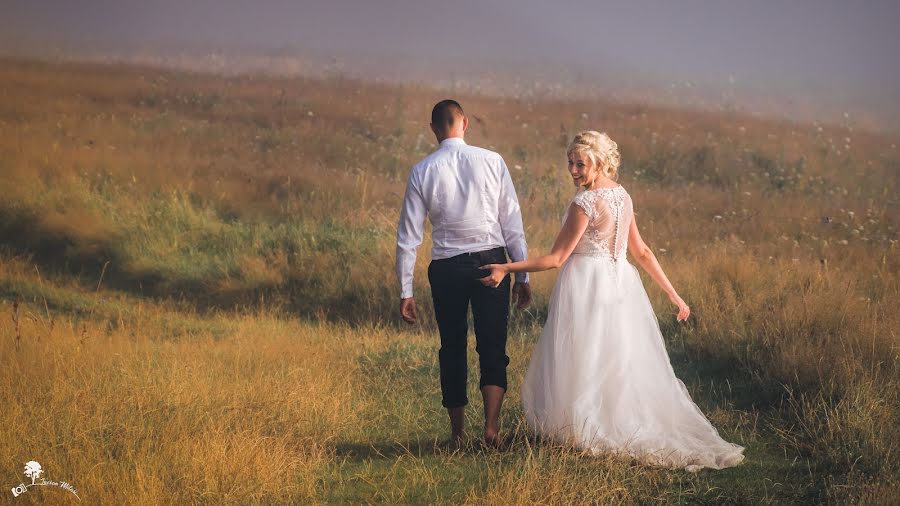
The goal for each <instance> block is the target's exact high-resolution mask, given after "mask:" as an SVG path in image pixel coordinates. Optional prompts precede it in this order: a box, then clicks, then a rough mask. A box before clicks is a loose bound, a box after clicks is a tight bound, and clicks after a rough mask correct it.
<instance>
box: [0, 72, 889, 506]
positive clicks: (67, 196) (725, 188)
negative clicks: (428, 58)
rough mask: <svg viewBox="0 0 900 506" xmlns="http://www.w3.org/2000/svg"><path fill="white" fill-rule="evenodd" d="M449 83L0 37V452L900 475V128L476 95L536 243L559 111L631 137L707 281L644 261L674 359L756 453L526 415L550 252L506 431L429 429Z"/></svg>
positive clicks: (193, 496) (447, 480)
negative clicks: (545, 422) (693, 462)
mask: <svg viewBox="0 0 900 506" xmlns="http://www.w3.org/2000/svg"><path fill="white" fill-rule="evenodd" d="M441 98H445V97H444V96H443V94H442V93H439V92H436V91H434V90H429V89H422V88H417V87H413V86H393V87H392V86H384V85H378V84H372V83H363V82H358V81H354V80H349V79H342V78H335V79H331V80H326V81H319V80H312V79H276V78H258V77H249V76H247V77H232V78H223V77H218V76H211V75H196V74H183V73H177V72H167V71H160V70H156V69H150V68H139V67H123V66H103V65H56V64H44V63H35V62H24V61H12V60H5V61H0V128H2V130H3V131H4V132H5V133H6V134H5V135H4V136H3V137H2V139H0V180H2V181H3V184H4V190H5V191H4V199H3V201H2V202H0V247H2V248H0V294H2V298H3V300H4V303H3V305H0V359H2V360H3V363H4V364H9V365H8V367H6V368H5V369H4V370H3V371H2V372H0V377H2V382H0V389H2V396H3V398H4V399H7V402H6V404H7V405H8V406H9V409H7V410H6V411H5V412H4V414H3V415H2V416H0V423H2V425H3V426H4V427H7V428H8V430H6V431H5V432H4V433H3V435H2V436H0V437H2V442H0V457H2V461H3V462H13V463H15V462H18V461H20V460H22V459H26V460H28V459H36V460H38V461H39V462H41V464H42V465H43V466H44V467H45V468H46V469H47V470H48V471H47V472H48V473H49V474H50V476H48V478H51V479H53V478H54V477H60V478H65V479H67V480H69V481H70V482H71V483H72V484H73V485H75V486H76V487H77V488H78V489H79V491H83V492H84V493H85V494H86V495H87V496H89V497H90V501H91V502H97V503H111V504H120V503H138V504H154V503H157V504H159V503H215V504H220V503H233V504H245V503H266V504H269V503H292V502H293V503H296V502H302V503H307V502H323V501H325V502H328V501H333V502H360V501H362V502H376V501H385V502H391V503H403V502H455V503H459V502H467V503H481V504H484V503H492V504H493V503H499V504H507V503H512V502H516V503H520V502H521V503H558V504H563V503H569V502H595V503H612V504H616V503H623V504H628V503H650V502H706V503H747V502H750V503H755V502H773V501H774V502H809V501H813V502H824V501H828V502H834V503H864V504H868V503H879V502H890V499H891V498H895V497H897V496H898V495H900V494H898V486H900V485H898V481H900V480H898V468H900V463H898V454H897V441H900V434H898V432H897V430H898V429H897V424H896V423H895V420H896V419H897V417H898V416H900V411H898V409H897V406H898V405H900V399H898V393H897V392H898V391H900V389H898V386H900V375H898V365H897V364H898V363H900V362H898V346H897V330H896V329H897V328H900V311H897V304H896V301H897V300H900V275H898V272H900V256H898V255H897V241H898V239H900V237H898V233H900V212H898V205H900V202H898V200H897V197H896V195H897V190H898V184H897V183H898V177H897V176H898V168H900V153H898V151H897V149H896V144H897V141H898V139H896V138H895V137H891V136H889V135H887V134H881V133H877V132H868V131H862V130H858V129H854V128H853V127H852V125H844V126H823V127H818V126H815V125H803V124H796V123H791V122H785V121H771V120H764V119H758V118H748V117H743V116H737V115H732V114H724V113H701V112H696V111H683V110H676V109H666V108H659V107H653V108H650V107H646V106H642V105H635V104H619V103H615V102H586V101H534V100H531V101H529V100H512V99H507V98H497V97H484V96H467V97H461V98H460V99H461V100H462V102H463V104H464V106H465V107H466V109H467V111H468V112H469V114H470V115H471V116H472V118H473V121H472V128H471V130H470V132H469V135H468V137H467V138H468V139H469V141H470V142H471V143H474V144H478V145H482V146H486V147H491V148H493V149H496V150H498V151H499V152H500V153H501V154H503V155H504V157H505V158H506V160H507V163H508V165H509V167H510V170H511V173H512V176H513V178H514V181H515V184H516V188H517V191H518V194H519V198H520V201H521V202H522V204H523V212H524V217H525V223H526V233H527V236H528V239H529V244H530V246H531V250H532V253H533V254H534V253H540V252H541V251H542V250H545V249H546V248H548V247H549V245H550V244H551V243H552V240H553V238H554V236H555V233H556V231H557V229H558V226H559V220H560V217H561V215H562V212H563V210H564V206H565V204H566V202H567V200H568V199H569V198H570V196H571V194H572V189H571V187H570V186H569V185H568V183H567V181H566V176H565V174H564V164H563V163H562V162H564V144H565V142H566V141H567V140H568V139H569V138H570V137H571V136H572V135H573V134H574V133H575V132H576V131H578V130H580V129H584V128H597V129H601V130H605V131H607V132H609V133H610V135H611V136H612V137H613V138H614V139H615V140H617V141H618V142H619V145H620V148H621V150H622V154H623V166H622V169H621V173H622V176H621V177H622V180H621V181H622V183H623V184H624V185H625V186H626V187H627V188H628V189H629V192H630V193H631V195H632V196H633V199H634V202H635V206H636V212H637V219H638V223H639V225H640V227H641V230H642V235H643V236H644V238H645V239H647V240H648V242H649V243H650V245H651V246H652V247H653V248H654V251H655V252H656V254H657V256H658V257H659V258H660V261H661V263H662V264H663V267H664V268H665V269H666V271H667V273H668V274H669V277H670V278H671V279H672V281H673V283H674V284H675V286H676V287H677V288H678V289H679V291H680V293H681V294H682V295H683V296H684V298H685V299H686V300H687V301H688V302H689V303H690V304H691V306H692V308H693V317H692V320H691V321H690V322H689V323H688V324H687V325H676V324H675V323H674V322H673V321H672V319H671V318H670V314H669V310H668V305H667V304H668V303H667V301H666V300H665V299H664V297H662V295H661V294H660V293H659V291H658V290H656V289H655V288H648V292H649V293H650V295H651V298H652V299H653V302H654V307H656V308H657V310H658V311H659V315H660V322H661V325H662V328H663V332H664V334H665V336H666V339H667V344H668V346H669V349H670V351H671V353H672V356H673V359H675V360H678V361H679V365H678V370H679V372H680V374H681V375H682V377H683V379H685V382H686V383H687V384H688V387H689V388H690V389H691V392H692V394H693V395H694V396H695V398H697V399H698V400H699V402H700V404H701V407H702V408H704V410H705V412H707V413H708V414H709V416H710V417H711V418H712V420H713V422H714V423H715V425H716V426H717V427H720V428H721V429H722V430H724V431H726V433H727V434H728V435H729V437H730V439H731V440H735V441H736V442H739V443H741V444H745V445H748V447H749V450H748V464H746V465H745V466H744V467H743V468H742V469H738V470H736V471H733V472H728V471H726V472H722V473H716V474H713V475H710V477H709V478H707V477H704V476H700V477H685V476H684V475H683V474H681V473H672V472H668V471H660V470H654V469H647V468H643V467H640V466H636V465H634V464H632V463H629V462H627V461H618V460H616V459H605V458H594V457H587V456H584V455H580V454H579V453H578V452H576V451H574V450H572V449H570V448H562V447H556V446H553V445H548V444H546V443H541V442H536V441H534V440H533V439H531V438H530V436H529V435H528V433H527V431H525V430H524V429H522V427H521V413H520V411H519V410H518V407H517V403H518V384H517V381H516V378H521V377H522V376H523V375H524V367H525V365H526V364H527V360H528V356H529V355H530V351H531V347H532V346H533V341H534V339H535V337H536V336H537V333H538V332H539V329H540V324H541V322H542V317H543V315H544V314H545V312H546V304H547V299H548V297H549V293H550V290H551V288H552V285H553V282H554V280H555V274H554V273H552V272H551V273H541V274H537V275H534V277H533V279H534V285H535V290H536V296H535V304H534V306H533V308H532V309H531V310H529V312H527V313H517V314H516V315H515V316H514V319H513V321H514V325H513V328H512V331H511V337H510V343H509V354H510V356H511V357H512V368H511V370H510V378H512V380H513V381H511V388H510V392H509V400H508V402H507V409H506V414H505V415H504V417H505V418H504V424H505V426H506V427H507V429H509V431H510V432H512V433H514V441H515V442H516V445H515V446H516V449H515V450H514V451H513V452H512V453H510V454H492V453H490V452H483V451H480V450H478V449H477V448H469V449H467V451H465V452H463V453H462V454H452V453H450V452H447V451H446V450H445V449H444V448H443V447H442V446H441V444H440V440H441V439H442V438H443V436H444V430H445V428H444V420H443V415H442V413H441V409H440V407H439V401H437V399H438V398H439V397H438V395H439V393H438V390H439V388H438V384H437V379H436V378H437V376H436V359H435V356H436V354H435V351H436V346H437V345H436V342H437V338H436V334H435V328H434V325H433V322H432V321H431V320H432V316H431V310H430V301H429V300H428V289H427V285H426V283H425V279H426V277H425V272H424V267H425V265H426V264H427V261H428V257H429V252H428V251H427V246H425V247H422V248H420V261H419V264H418V267H417V271H416V283H417V285H416V293H417V297H418V299H419V305H420V308H421V316H422V318H423V325H422V326H419V327H416V328H415V329H414V330H412V331H407V330H400V329H398V328H397V327H396V325H397V324H396V297H397V290H396V281H395V279H394V274H393V255H394V233H395V229H394V227H395V225H396V220H397V216H398V209H399V203H400V199H401V195H402V192H403V186H404V182H405V177H406V173H407V171H408V169H409V167H410V166H411V165H412V164H413V163H415V161H417V160H418V159H419V158H420V157H421V156H423V155H424V154H426V153H427V152H428V151H430V150H431V149H432V147H433V139H432V138H431V137H430V134H429V133H428V131H427V125H426V123H427V121H426V119H427V117H428V111H429V108H430V107H431V105H432V104H433V103H434V102H436V101H437V100H439V99H441ZM476 116H477V119H476V118H475V117H476ZM425 244H426V245H427V244H428V238H427V237H426V243H425ZM645 282H646V283H647V284H648V287H649V280H645ZM16 300H18V301H20V302H21V304H20V306H19V307H20V318H19V334H20V335H21V336H22V341H21V342H20V343H19V346H18V349H17V347H16V326H15V324H14V323H13V321H12V319H11V318H9V315H11V314H12V303H13V302H14V301H16ZM296 316H300V317H301V319H300V320H299V321H298V320H296V319H295V317H296ZM470 397H472V399H473V402H474V400H475V399H476V396H475V394H474V393H473V395H471V396H470ZM476 411H477V410H474V409H472V410H470V413H469V416H470V423H472V424H476V423H477V421H478V419H479V416H478V413H477V412H476ZM23 462H24V461H23ZM18 466H19V464H15V466H14V468H12V469H9V470H8V471H7V472H9V473H15V472H17V471H18ZM754 466H755V467H754ZM734 473H737V474H734ZM741 473H743V474H741ZM782 478H783V479H784V480H785V483H787V484H779V483H780V482H778V481H777V480H779V479H782ZM10 479H12V480H13V481H14V478H13V475H12V474H10ZM767 480H768V481H767ZM772 480H776V481H775V482H773V481H772ZM788 482H789V483H788ZM12 484H13V483H12V482H10V485H12ZM53 492H57V491H53V490H48V491H44V494H45V495H48V500H50V496H49V494H51V493H53ZM61 494H62V492H60V494H59V495H53V499H57V498H59V497H62V495H61Z"/></svg>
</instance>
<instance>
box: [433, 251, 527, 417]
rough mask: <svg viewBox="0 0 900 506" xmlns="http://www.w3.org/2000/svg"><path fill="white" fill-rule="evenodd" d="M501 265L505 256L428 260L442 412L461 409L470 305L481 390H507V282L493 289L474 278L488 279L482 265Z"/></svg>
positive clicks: (482, 253)
mask: <svg viewBox="0 0 900 506" xmlns="http://www.w3.org/2000/svg"><path fill="white" fill-rule="evenodd" d="M504 263H506V250H505V249H504V248H494V249H491V250H487V251H480V252H474V253H464V254H462V255H457V256H455V257H452V258H444V259H440V260H433V261H432V262H431V264H429V266H428V282H429V283H430V284H431V297H432V300H433V302H434V313H435V317H436V319H437V324H438V330H439V331H440V334H441V349H440V352H439V353H438V360H439V362H440V368H441V393H442V396H443V401H442V403H443V405H444V407H447V408H456V407H460V406H465V405H466V404H468V403H469V398H468V396H467V395H466V380H467V378H468V368H467V362H466V344H467V339H468V333H469V318H468V316H469V305H470V304H471V306H472V320H473V322H474V324H475V350H476V351H477V352H478V365H479V366H480V369H481V380H480V382H479V384H480V386H481V387H482V388H483V387H484V386H486V385H496V386H499V387H501V388H503V389H504V390H506V387H507V384H506V367H507V366H508V365H509V357H508V356H507V355H506V335H507V326H508V323H509V300H510V284H511V281H510V279H511V277H510V276H506V278H505V279H504V280H503V282H502V283H500V286H498V287H497V288H488V287H486V286H484V285H482V284H481V283H480V282H479V281H478V278H482V277H484V276H486V275H487V274H488V272H487V271H482V270H479V269H478V268H479V267H480V266H482V265H487V264H504Z"/></svg>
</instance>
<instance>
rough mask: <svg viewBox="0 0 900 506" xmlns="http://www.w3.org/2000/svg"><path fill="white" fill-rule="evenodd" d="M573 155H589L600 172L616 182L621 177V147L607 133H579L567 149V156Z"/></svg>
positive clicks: (587, 131) (593, 131) (586, 131)
mask: <svg viewBox="0 0 900 506" xmlns="http://www.w3.org/2000/svg"><path fill="white" fill-rule="evenodd" d="M573 153H581V154H583V155H587V157H588V158H590V159H591V161H592V162H594V166H595V167H597V168H598V169H600V172H601V173H602V174H603V175H604V176H606V177H608V178H609V179H612V180H613V181H615V180H616V179H617V178H618V177H619V163H620V162H621V156H620V155H619V146H618V145H617V144H616V143H615V141H613V140H612V139H610V138H609V136H608V135H606V134H605V133H601V132H597V131H595V130H585V131H584V132H579V133H578V134H577V135H575V138H574V139H572V142H570V143H569V147H568V148H566V155H568V156H572V154H573Z"/></svg>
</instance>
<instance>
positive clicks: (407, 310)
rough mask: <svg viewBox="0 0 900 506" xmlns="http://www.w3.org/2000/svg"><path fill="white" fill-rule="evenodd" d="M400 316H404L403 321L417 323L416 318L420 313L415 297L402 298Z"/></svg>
mask: <svg viewBox="0 0 900 506" xmlns="http://www.w3.org/2000/svg"><path fill="white" fill-rule="evenodd" d="M400 316H402V317H403V321H405V322H406V323H409V324H410V325H411V324H413V323H416V320H418V319H419V313H418V312H417V311H416V299H415V297H408V298H406V299H400Z"/></svg>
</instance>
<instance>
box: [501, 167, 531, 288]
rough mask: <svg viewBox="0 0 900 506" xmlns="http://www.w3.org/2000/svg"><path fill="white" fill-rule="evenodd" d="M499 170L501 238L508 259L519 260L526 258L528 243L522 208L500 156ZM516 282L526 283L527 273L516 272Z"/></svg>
mask: <svg viewBox="0 0 900 506" xmlns="http://www.w3.org/2000/svg"><path fill="white" fill-rule="evenodd" d="M500 170H501V174H500V178H501V179H500V200H499V219H500V229H501V230H502V231H503V240H504V241H506V249H507V251H509V257H510V259H511V260H512V261H513V262H521V261H522V260H525V259H527V258H528V244H527V243H526V242H525V228H524V226H523V225H522V209H521V208H520V207H519V199H518V197H517V196H516V188H515V187H514V186H513V182H512V178H511V177H510V175H509V169H508V168H507V167H506V162H504V161H503V159H502V158H500ZM516 282H517V283H528V273H527V272H519V273H516Z"/></svg>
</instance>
